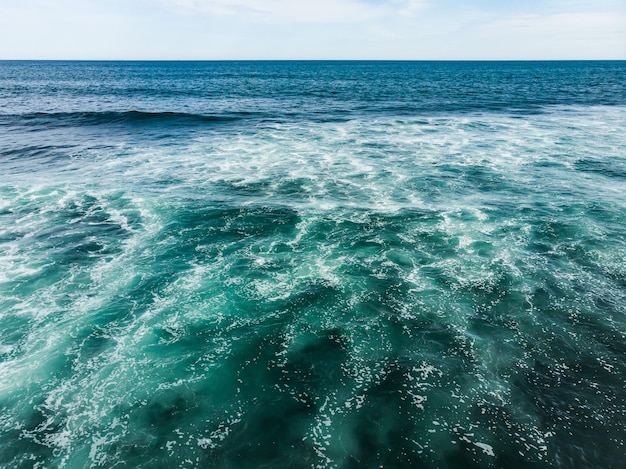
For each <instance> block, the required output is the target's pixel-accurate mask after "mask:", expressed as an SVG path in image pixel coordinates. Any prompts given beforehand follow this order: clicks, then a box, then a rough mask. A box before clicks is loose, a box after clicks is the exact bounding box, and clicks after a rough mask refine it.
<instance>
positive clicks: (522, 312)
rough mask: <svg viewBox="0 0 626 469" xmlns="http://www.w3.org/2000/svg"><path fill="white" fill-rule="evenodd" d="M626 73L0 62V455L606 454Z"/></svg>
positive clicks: (69, 459) (625, 350) (239, 461)
mask: <svg viewBox="0 0 626 469" xmlns="http://www.w3.org/2000/svg"><path fill="white" fill-rule="evenodd" d="M625 228H626V63H625V62H458V63H457V62H193V63H184V62H163V63H159V62H135V63H134V62H0V466H1V467H7V468H9V467H10V468H23V467H24V468H25V467H38V468H57V467H60V468H86V467H138V468H160V467H171V468H178V467H218V468H257V467H268V468H298V467H303V468H304V467H319V468H326V467H328V468H330V467H336V468H356V467H390V468H396V467H425V468H461V467H462V468H467V467H494V468H495V467H502V468H515V467H533V468H535V467H539V468H541V467H562V468H572V467H580V468H596V467H604V468H616V467H621V466H622V464H623V461H624V457H625V455H626V447H625V446H624V444H625V439H626V426H625V422H626V391H625V383H626V235H625Z"/></svg>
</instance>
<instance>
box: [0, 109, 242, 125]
mask: <svg viewBox="0 0 626 469" xmlns="http://www.w3.org/2000/svg"><path fill="white" fill-rule="evenodd" d="M249 114H251V113H245V112H237V113H228V114H221V115H217V114H193V113H184V112H147V111H136V110H132V111H102V112H50V113H49V112H35V113H26V114H5V115H0V125H19V126H40V125H45V126H50V125H52V126H60V127H65V126H91V125H107V124H110V125H118V124H123V125H142V124H152V123H171V124H185V125H189V124H203V123H205V124H206V123H228V122H235V121H238V120H241V119H242V118H245V117H246V116H247V115H249Z"/></svg>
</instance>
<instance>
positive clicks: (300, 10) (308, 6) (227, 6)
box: [162, 0, 426, 23]
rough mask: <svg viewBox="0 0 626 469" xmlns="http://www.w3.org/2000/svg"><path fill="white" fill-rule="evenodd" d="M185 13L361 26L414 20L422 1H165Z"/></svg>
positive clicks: (268, 20) (270, 21) (250, 19)
mask: <svg viewBox="0 0 626 469" xmlns="http://www.w3.org/2000/svg"><path fill="white" fill-rule="evenodd" d="M162 1H163V2H164V3H165V4H168V5H170V6H174V7H176V8H177V9H179V10H182V11H188V12H189V11H191V12H206V13H211V14H214V15H222V16H237V17H238V18H239V19H244V20H249V21H255V22H265V23H286V22H291V23H293V22H306V23H359V22H364V21H372V20H376V19H379V18H384V17H393V16H407V17H408V16H411V15H414V14H415V13H416V12H418V11H419V10H421V9H422V8H423V7H424V6H425V5H426V3H425V2H424V1H422V0H378V1H376V0H369V1H367V0H365V1H364V0H301V1H293V0H162Z"/></svg>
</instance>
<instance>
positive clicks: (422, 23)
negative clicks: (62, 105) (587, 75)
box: [0, 0, 626, 60]
mask: <svg viewBox="0 0 626 469" xmlns="http://www.w3.org/2000/svg"><path fill="white" fill-rule="evenodd" d="M0 59H96V60H107V59H119V60H134V59H138V60H216V59H217V60H222V59H227V60H230V59H232V60H240V59H244V60H245V59H271V60H273V59H305V60H309V59H313V60H317V59H330V60H336V59H339V60H341V59H355V60H359V59H381V60H395V59H398V60H542V59H547V60H550V59H567V60H569V59H626V0H586V1H580V0H465V1H462V0H299V1H295V0H291V1H290V0H54V1H50V0H0Z"/></svg>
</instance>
